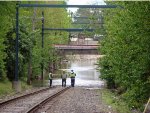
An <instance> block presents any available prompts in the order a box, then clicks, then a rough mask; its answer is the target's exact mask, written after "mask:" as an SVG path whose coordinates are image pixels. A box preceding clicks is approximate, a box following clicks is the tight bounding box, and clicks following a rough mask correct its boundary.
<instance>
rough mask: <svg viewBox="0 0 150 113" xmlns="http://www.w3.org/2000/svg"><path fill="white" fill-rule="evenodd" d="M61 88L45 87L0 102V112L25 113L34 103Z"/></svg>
mask: <svg viewBox="0 0 150 113" xmlns="http://www.w3.org/2000/svg"><path fill="white" fill-rule="evenodd" d="M62 89H63V88H62V87H60V86H58V87H54V88H47V89H45V91H42V92H39V93H34V94H31V95H29V96H23V97H22V98H20V99H15V100H13V101H11V102H6V103H4V104H3V103H2V102H1V103H0V113H26V111H27V110H28V109H30V108H32V107H33V106H34V105H36V104H37V103H39V102H40V101H42V100H44V99H45V98H47V97H49V96H51V95H53V94H55V93H57V92H59V91H60V90H62Z"/></svg>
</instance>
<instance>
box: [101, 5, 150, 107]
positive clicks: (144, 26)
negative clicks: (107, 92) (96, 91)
mask: <svg viewBox="0 0 150 113" xmlns="http://www.w3.org/2000/svg"><path fill="white" fill-rule="evenodd" d="M109 3H111V4H116V5H121V6H123V9H121V8H117V9H113V10H112V9H111V10H110V9H108V10H106V11H104V17H105V18H104V23H105V29H106V34H105V35H106V37H105V38H104V39H103V41H102V42H101V52H102V53H103V54H105V56H104V57H103V58H102V59H100V67H101V73H102V75H101V78H103V79H105V80H106V81H107V83H108V86H109V87H110V88H116V89H117V90H118V93H119V94H121V96H122V97H123V98H124V99H125V100H126V101H127V102H128V103H129V106H130V107H132V106H134V107H140V106H141V105H143V104H144V102H146V100H147V99H148V98H149V94H150V71H149V68H150V40H149V36H150V29H149V28H150V23H149V18H150V16H149V15H148V14H149V13H150V10H148V9H149V8H150V4H149V2H109ZM109 3H108V4H109ZM141 108H142V107H141Z"/></svg>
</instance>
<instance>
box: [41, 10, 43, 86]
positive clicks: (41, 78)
mask: <svg viewBox="0 0 150 113" xmlns="http://www.w3.org/2000/svg"><path fill="white" fill-rule="evenodd" d="M43 48H44V11H42V62H41V79H42V85H43V80H44V74H43V70H44V63H43Z"/></svg>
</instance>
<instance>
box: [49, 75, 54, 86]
mask: <svg viewBox="0 0 150 113" xmlns="http://www.w3.org/2000/svg"><path fill="white" fill-rule="evenodd" d="M48 77H49V85H50V87H52V80H53V74H52V73H51V72H50V73H49V75H48Z"/></svg>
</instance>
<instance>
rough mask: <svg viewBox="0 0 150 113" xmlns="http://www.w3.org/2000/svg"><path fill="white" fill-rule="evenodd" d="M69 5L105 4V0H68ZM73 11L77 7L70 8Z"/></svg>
mask: <svg viewBox="0 0 150 113" xmlns="http://www.w3.org/2000/svg"><path fill="white" fill-rule="evenodd" d="M67 4H68V5H92V4H95V5H105V2H104V0H68V2H67ZM68 10H70V11H71V12H75V11H76V10H77V8H68Z"/></svg>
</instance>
